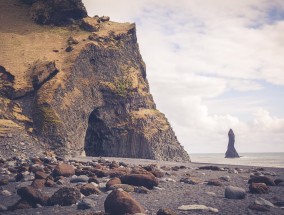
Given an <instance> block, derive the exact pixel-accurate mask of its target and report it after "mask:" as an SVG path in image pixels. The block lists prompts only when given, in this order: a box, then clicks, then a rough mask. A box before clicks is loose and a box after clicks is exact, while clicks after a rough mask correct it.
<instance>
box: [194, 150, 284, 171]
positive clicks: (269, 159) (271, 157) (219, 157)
mask: <svg viewBox="0 0 284 215" xmlns="http://www.w3.org/2000/svg"><path fill="white" fill-rule="evenodd" d="M239 155H240V156H241V157H240V158H224V157H225V154H221V153H214V154H213V153H211V154H190V158H191V161H192V162H197V163H216V164H231V165H245V166H262V167H281V168H284V153H283V152H281V153H239Z"/></svg>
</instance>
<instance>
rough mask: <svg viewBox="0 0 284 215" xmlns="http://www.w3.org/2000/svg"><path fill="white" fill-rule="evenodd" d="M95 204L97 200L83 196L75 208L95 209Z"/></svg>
mask: <svg viewBox="0 0 284 215" xmlns="http://www.w3.org/2000/svg"><path fill="white" fill-rule="evenodd" d="M96 205H97V202H95V201H94V200H93V199H89V198H84V199H83V200H82V201H80V202H79V203H78V205H77V208H78V209H80V210H86V209H95V207H96Z"/></svg>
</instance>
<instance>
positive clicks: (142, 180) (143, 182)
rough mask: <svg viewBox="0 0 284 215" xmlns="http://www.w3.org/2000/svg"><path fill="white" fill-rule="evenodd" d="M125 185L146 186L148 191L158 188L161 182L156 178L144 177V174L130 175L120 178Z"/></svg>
mask: <svg viewBox="0 0 284 215" xmlns="http://www.w3.org/2000/svg"><path fill="white" fill-rule="evenodd" d="M120 180H121V182H122V183H123V184H129V185H134V186H144V187H146V188H148V189H152V188H153V187H154V186H158V184H159V182H158V179H157V178H156V177H155V176H152V175H145V174H144V175H142V174H130V175H125V176H122V177H121V178H120Z"/></svg>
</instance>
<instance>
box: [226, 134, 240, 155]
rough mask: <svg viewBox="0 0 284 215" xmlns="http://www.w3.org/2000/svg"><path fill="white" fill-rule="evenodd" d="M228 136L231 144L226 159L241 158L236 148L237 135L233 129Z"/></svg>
mask: <svg viewBox="0 0 284 215" xmlns="http://www.w3.org/2000/svg"><path fill="white" fill-rule="evenodd" d="M228 136H229V143H228V148H227V152H226V154H225V158H239V157H240V156H239V154H238V152H237V150H236V149H235V146H234V144H235V134H234V132H233V130H232V129H230V130H229V133H228Z"/></svg>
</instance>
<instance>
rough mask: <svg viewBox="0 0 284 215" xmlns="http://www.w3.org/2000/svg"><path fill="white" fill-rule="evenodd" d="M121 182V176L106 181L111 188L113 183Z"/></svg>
mask: <svg viewBox="0 0 284 215" xmlns="http://www.w3.org/2000/svg"><path fill="white" fill-rule="evenodd" d="M115 184H121V180H120V179H119V178H112V179H110V180H109V181H108V182H107V183H106V188H107V189H109V188H110V187H111V186H112V185H115Z"/></svg>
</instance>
